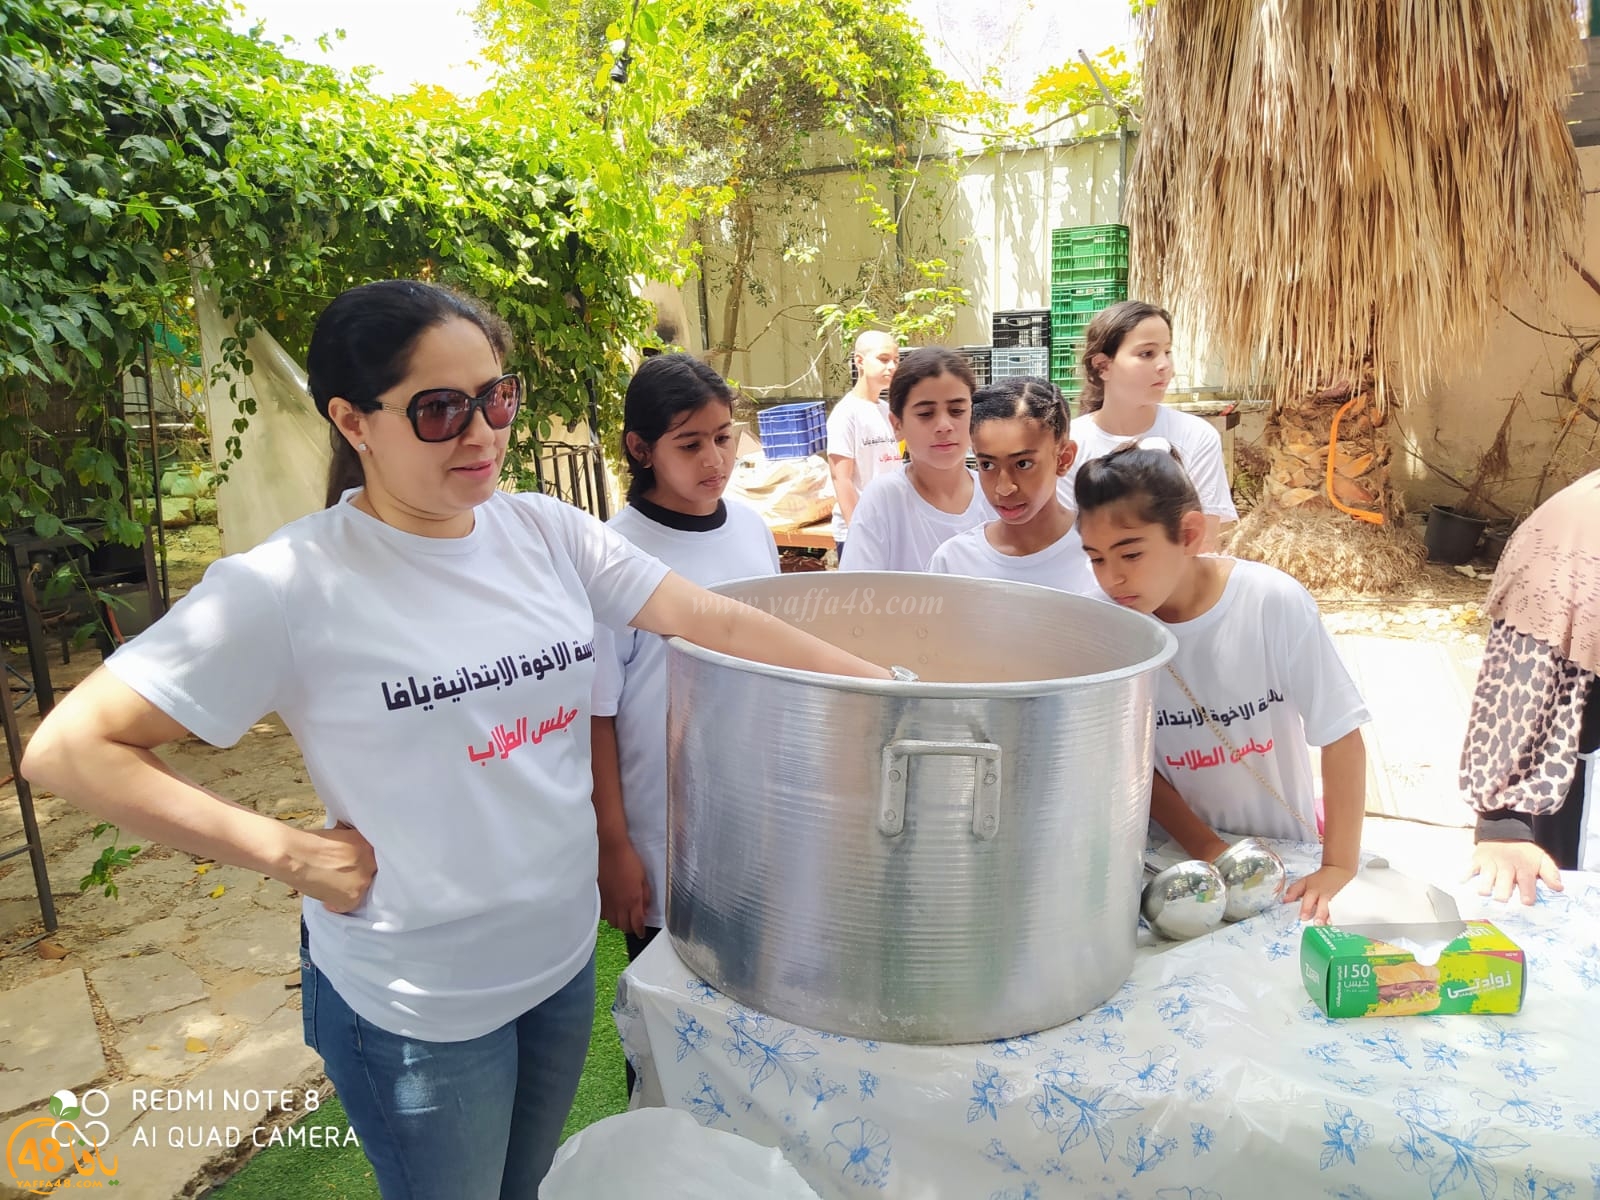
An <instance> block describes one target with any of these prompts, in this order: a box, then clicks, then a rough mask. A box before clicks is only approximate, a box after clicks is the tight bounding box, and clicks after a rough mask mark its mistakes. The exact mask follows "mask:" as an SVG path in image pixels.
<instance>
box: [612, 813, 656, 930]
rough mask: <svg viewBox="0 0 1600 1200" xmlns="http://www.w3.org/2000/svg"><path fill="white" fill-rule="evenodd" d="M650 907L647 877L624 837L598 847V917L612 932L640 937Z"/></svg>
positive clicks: (637, 857) (637, 853) (640, 862)
mask: <svg viewBox="0 0 1600 1200" xmlns="http://www.w3.org/2000/svg"><path fill="white" fill-rule="evenodd" d="M649 908H650V877H649V876H648V875H646V874H645V869H644V860H643V859H641V858H640V857H639V852H638V851H637V850H635V849H634V848H633V843H632V842H630V841H629V840H628V839H627V838H619V839H617V840H616V841H614V842H612V843H611V844H609V845H607V844H604V843H602V844H601V846H600V917H601V919H602V920H604V921H606V922H607V923H608V924H610V925H611V927H612V928H614V929H620V930H622V932H623V933H631V934H633V936H634V937H641V938H642V937H643V936H644V931H645V913H647V912H648V911H649Z"/></svg>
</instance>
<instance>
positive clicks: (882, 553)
mask: <svg viewBox="0 0 1600 1200" xmlns="http://www.w3.org/2000/svg"><path fill="white" fill-rule="evenodd" d="M976 387H977V381H976V380H975V379H974V378H973V375H972V367H971V366H970V365H968V363H967V360H966V359H965V358H963V357H961V355H959V354H957V353H956V352H955V351H953V350H946V349H945V348H944V347H942V346H923V347H919V348H918V349H916V350H912V351H909V352H908V353H907V354H906V355H905V356H904V357H902V358H901V360H900V366H899V368H898V369H897V370H896V371H895V374H894V378H893V380H891V381H890V383H889V420H890V422H891V423H892V424H893V426H894V432H895V435H896V436H897V437H899V438H901V439H902V440H904V442H905V444H906V455H907V457H908V458H909V460H910V461H909V462H907V463H906V465H905V467H904V468H903V469H902V470H899V471H885V472H884V473H882V474H880V475H879V476H878V477H877V478H876V479H874V480H873V481H872V482H871V483H869V484H868V485H867V487H866V489H865V490H864V491H863V492H862V493H861V501H860V503H859V504H857V505H856V511H855V513H854V515H853V516H852V517H851V520H850V538H849V540H848V541H847V542H845V547H844V555H843V557H842V558H841V559H840V561H839V569H840V570H841V571H926V570H927V569H928V560H929V559H930V558H932V557H933V552H934V551H935V550H937V549H938V548H939V547H940V546H941V545H943V544H944V543H945V542H946V541H948V540H949V539H950V538H953V537H954V536H955V535H956V534H958V533H961V532H963V531H965V530H968V529H971V528H973V527H974V526H976V525H981V524H983V523H984V522H985V521H987V520H991V519H993V517H994V515H995V514H994V510H993V509H992V508H990V507H989V504H988V502H987V501H986V500H984V498H983V491H982V490H981V489H980V488H979V487H978V480H977V477H976V476H975V475H974V474H973V473H972V472H971V471H970V470H968V469H967V451H968V449H970V448H971V445H972V431H971V420H972V393H973V391H974V390H975V389H976Z"/></svg>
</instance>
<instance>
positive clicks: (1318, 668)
mask: <svg viewBox="0 0 1600 1200" xmlns="http://www.w3.org/2000/svg"><path fill="white" fill-rule="evenodd" d="M1287 604H1288V606H1289V611H1288V612H1287V613H1286V614H1285V615H1286V617H1287V621H1286V632H1287V634H1288V636H1289V646H1288V667H1289V686H1290V687H1291V688H1292V689H1293V690H1292V691H1291V692H1290V693H1289V694H1290V695H1291V696H1293V697H1294V698H1295V702H1296V703H1297V705H1298V706H1299V708H1300V716H1301V720H1302V721H1303V722H1304V724H1305V731H1306V744H1307V745H1309V746H1326V745H1329V744H1330V743H1332V742H1336V741H1338V740H1339V739H1340V738H1342V737H1344V736H1345V735H1346V734H1347V733H1349V732H1350V731H1351V730H1353V729H1358V728H1360V727H1361V726H1362V725H1366V724H1368V723H1369V722H1371V720H1372V716H1371V714H1370V713H1368V712H1367V706H1366V702H1365V701H1364V700H1362V698H1361V693H1360V691H1359V690H1358V689H1357V688H1356V684H1355V680H1353V679H1351V678H1350V672H1349V670H1348V669H1346V667H1345V665H1344V660H1343V659H1341V658H1340V657H1339V649H1338V647H1337V646H1335V645H1334V644H1333V637H1332V636H1331V635H1330V634H1329V633H1328V630H1327V627H1326V626H1324V625H1323V623H1322V617H1321V614H1319V613H1318V612H1317V602H1316V601H1315V600H1313V599H1312V598H1311V594H1310V593H1309V592H1306V591H1304V590H1303V589H1301V590H1300V594H1299V595H1298V596H1294V597H1292V598H1290V599H1289V600H1288V601H1287Z"/></svg>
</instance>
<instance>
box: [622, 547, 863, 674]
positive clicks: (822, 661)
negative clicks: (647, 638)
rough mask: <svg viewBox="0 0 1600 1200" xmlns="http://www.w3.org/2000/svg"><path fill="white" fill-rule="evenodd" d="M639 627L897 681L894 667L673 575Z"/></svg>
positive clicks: (788, 662) (773, 660)
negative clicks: (894, 676) (891, 672)
mask: <svg viewBox="0 0 1600 1200" xmlns="http://www.w3.org/2000/svg"><path fill="white" fill-rule="evenodd" d="M633 625H634V627H635V628H638V629H644V630H647V631H648V632H650V633H659V634H661V635H662V636H663V637H681V638H684V639H686V640H688V641H691V642H693V643H695V645H697V646H704V647H705V648H706V649H707V650H716V651H719V652H720V653H723V654H731V655H732V656H733V657H735V658H744V659H749V660H750V661H751V662H760V663H768V664H770V665H771V666H775V667H792V668H793V669H795V670H797V671H819V672H822V673H824V674H828V675H853V676H856V677H857V678H861V679H890V678H892V676H891V674H890V672H889V668H888V667H880V666H878V665H876V664H875V663H870V662H868V661H867V660H866V659H864V658H857V657H856V656H855V655H854V654H851V653H850V652H849V651H848V650H841V649H839V648H838V647H837V646H834V645H831V644H829V643H828V642H825V641H823V640H822V639H821V638H816V637H812V636H811V635H810V634H809V633H806V632H805V631H804V630H801V629H797V628H795V627H794V626H793V625H789V624H787V623H785V622H783V621H780V620H779V619H778V618H777V617H775V616H773V615H772V614H770V613H765V612H762V611H761V610H760V609H759V608H752V607H751V606H750V605H748V604H741V603H739V602H738V601H736V600H730V599H728V597H726V596H719V595H717V594H716V593H715V592H708V591H706V590H705V588H702V587H699V586H698V585H696V584H693V583H690V582H689V581H688V580H687V579H685V578H684V577H683V576H681V575H678V574H676V573H673V572H669V573H668V575H667V577H666V578H665V579H663V580H662V581H661V585H660V586H659V587H657V588H656V590H655V591H654V592H652V593H651V595H650V599H648V600H646V601H645V605H644V607H643V608H641V609H640V610H639V613H638V615H637V616H636V617H634V619H633Z"/></svg>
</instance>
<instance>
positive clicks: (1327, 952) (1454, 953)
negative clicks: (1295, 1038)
mask: <svg viewBox="0 0 1600 1200" xmlns="http://www.w3.org/2000/svg"><path fill="white" fill-rule="evenodd" d="M1465 925H1466V929H1465V931H1464V932H1462V933H1460V934H1459V936H1456V937H1455V938H1453V939H1452V940H1448V941H1446V942H1445V943H1444V945H1443V946H1442V948H1441V947H1440V946H1439V941H1440V939H1439V938H1438V937H1433V938H1430V937H1429V936H1428V935H1429V931H1430V929H1431V930H1432V932H1433V933H1434V934H1436V935H1437V934H1439V933H1440V932H1442V933H1443V935H1444V937H1445V938H1448V937H1449V935H1450V933H1452V932H1454V931H1455V930H1456V929H1458V928H1459V926H1457V925H1444V926H1433V927H1429V926H1417V925H1407V926H1389V927H1383V926H1377V927H1367V928H1364V929H1361V930H1356V929H1338V928H1335V927H1333V926H1330V925H1308V926H1306V928H1305V932H1304V933H1303V934H1302V935H1301V937H1300V977H1301V979H1302V980H1303V981H1304V982H1305V986H1306V991H1307V992H1309V993H1310V994H1311V998H1312V999H1313V1000H1315V1001H1316V1002H1317V1007H1319V1008H1320V1009H1322V1011H1323V1012H1325V1013H1327V1014H1328V1016H1330V1017H1402V1016H1410V1015H1414V1014H1422V1013H1439V1014H1447V1013H1497V1014H1510V1013H1515V1012H1518V1011H1520V1010H1521V1008H1522V999H1523V996H1524V995H1525V994H1526V993H1527V990H1528V976H1527V962H1526V959H1525V958H1524V956H1523V953H1522V950H1521V949H1520V948H1519V947H1518V946H1517V944H1516V943H1515V942H1513V941H1512V940H1511V939H1510V938H1508V937H1506V935H1505V934H1503V933H1501V932H1500V930H1498V929H1497V928H1495V927H1494V926H1493V925H1491V924H1490V923H1489V922H1488V921H1467V922H1466V923H1465ZM1391 931H1393V932H1391ZM1389 938H1393V939H1394V940H1388V939H1389ZM1397 943H1398V944H1397ZM1434 953H1437V956H1438V957H1437V961H1436V962H1429V961H1427V960H1428V959H1429V958H1431V957H1432V955H1433V954H1434ZM1419 957H1420V958H1421V959H1422V961H1420V962H1419V961H1418V959H1419Z"/></svg>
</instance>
